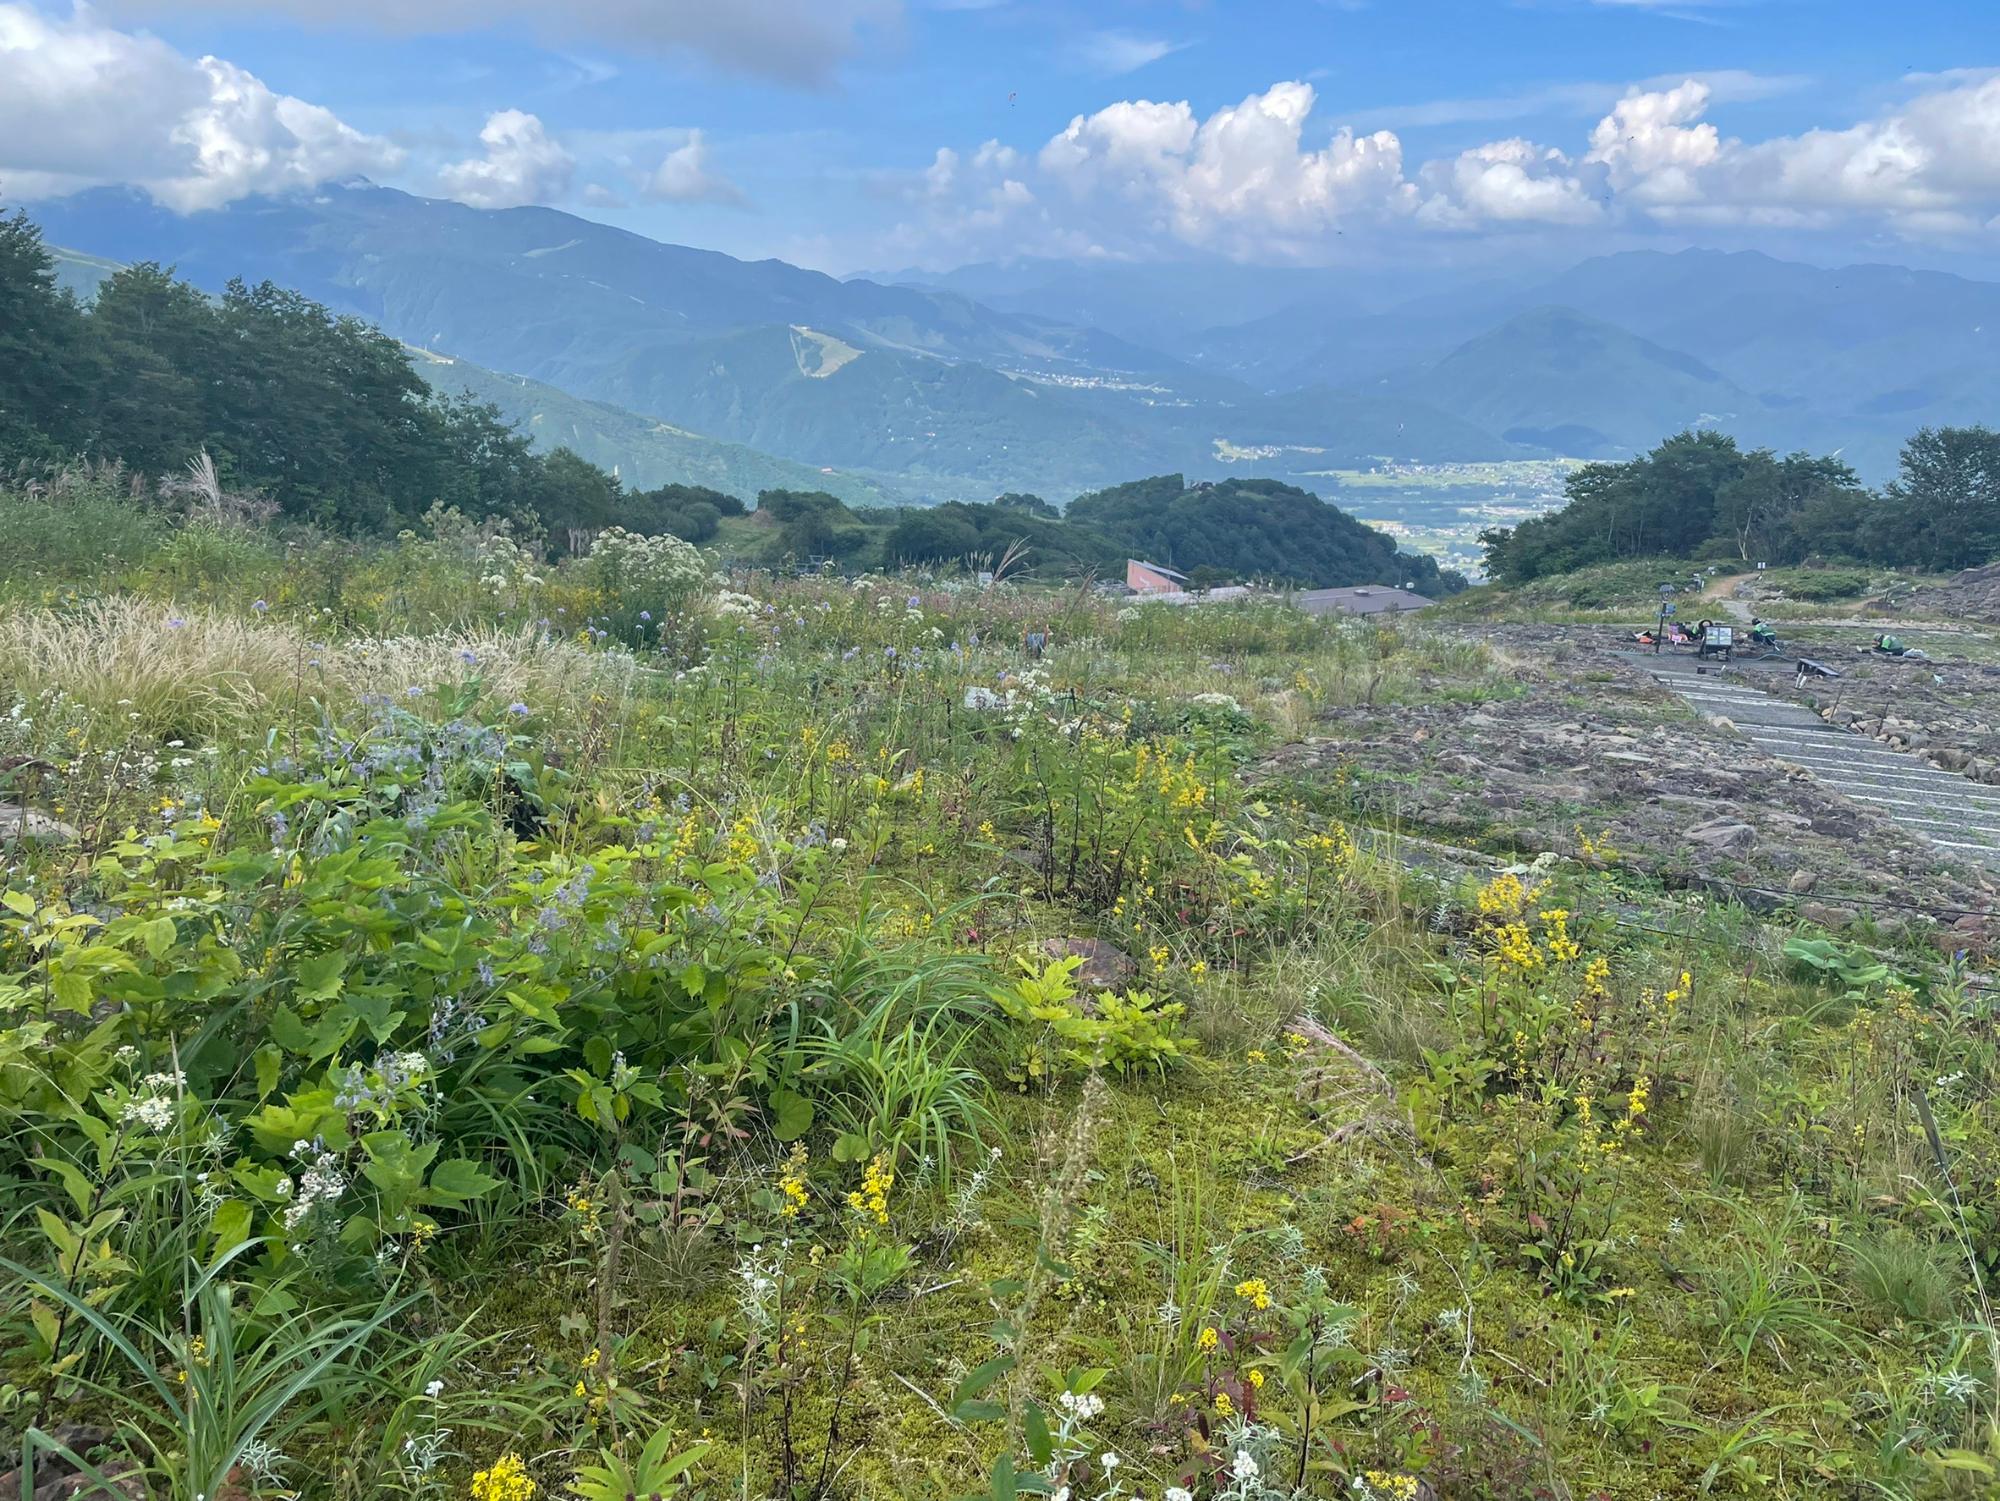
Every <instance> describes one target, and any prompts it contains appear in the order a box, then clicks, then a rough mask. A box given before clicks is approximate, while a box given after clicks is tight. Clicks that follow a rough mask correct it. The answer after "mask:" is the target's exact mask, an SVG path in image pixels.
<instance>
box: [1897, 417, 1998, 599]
mask: <svg viewBox="0 0 2000 1501" xmlns="http://www.w3.org/2000/svg"><path fill="white" fill-rule="evenodd" d="M1889 501H1890V504H1891V505H1892V506H1893V507H1894V508H1895V509H1896V510H1897V511H1898V512H1899V513H1900V520H1901V523H1902V527H1903V535H1904V537H1905V538H1906V542H1907V548H1908V551H1907V553H1906V556H1905V559H1904V560H1906V561H1910V562H1915V563H1919V564H1921V565H1923V566H1924V567H1927V568H1932V569H1949V568H1971V567H1974V566H1975V565H1977V564H1980V563H1985V562H1988V561H1990V560H1991V559H1992V558H1993V557H1994V556H1995V555H1996V554H2000V432H1995V431H1993V430H1992V429H1991V428H1986V427H1927V428H1924V429H1923V430H1922V431H1921V432H1919V433H1918V434H1917V435H1916V436H1915V437H1913V438H1911V439H1910V441H1909V442H1908V443H1906V444H1904V445H1903V457H1902V472H1901V475H1900V476H1899V477H1898V479H1897V480H1896V481H1895V483H1893V484H1891V485H1890V486H1889Z"/></svg>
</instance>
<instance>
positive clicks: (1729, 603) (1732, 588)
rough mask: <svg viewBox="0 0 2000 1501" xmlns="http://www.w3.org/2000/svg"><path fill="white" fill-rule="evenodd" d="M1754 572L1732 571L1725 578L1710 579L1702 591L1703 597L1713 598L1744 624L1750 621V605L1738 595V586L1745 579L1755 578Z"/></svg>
mask: <svg viewBox="0 0 2000 1501" xmlns="http://www.w3.org/2000/svg"><path fill="white" fill-rule="evenodd" d="M1756 576H1757V575H1756V574H1754V573H1732V574H1728V575H1726V576H1725V577H1723V578H1719V579H1710V580H1709V581H1708V583H1707V585H1706V586H1705V587H1704V588H1703V589H1702V591H1701V597H1702V598H1703V599H1712V600H1714V601H1715V602H1716V603H1717V604H1719V605H1721V606H1722V608H1723V609H1725V610H1727V611H1728V612H1729V614H1730V615H1731V616H1732V617H1734V618H1735V619H1737V620H1739V621H1741V622H1742V623H1743V624H1745V625H1748V624H1749V623H1750V606H1748V605H1747V604H1745V603H1744V602H1743V601H1742V600H1740V599H1738V598H1737V597H1736V586H1737V585H1738V584H1740V583H1742V582H1743V581H1744V580H1745V579H1748V578H1755V577H1756Z"/></svg>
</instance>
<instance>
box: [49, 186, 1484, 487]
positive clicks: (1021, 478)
mask: <svg viewBox="0 0 2000 1501" xmlns="http://www.w3.org/2000/svg"><path fill="white" fill-rule="evenodd" d="M41 213H42V215H43V222H44V225H45V228H46V229H47V231H48V234H49V238H50V239H51V240H52V241H55V242H57V243H62V244H67V245H71V246H76V247H78V248H80V249H81V250H83V251H86V252H88V253H89V254H91V255H94V256H104V257H110V258H113V259H118V260H125V261H131V260H139V259H152V260H158V261H162V262H165V263H170V264H173V265H175V266H176V267H177V268H178V269H179V271H180V273H181V274H182V275H184V276H186V277H188V278H189V279H191V280H192V281H193V282H194V283H195V284H196V285H199V286H202V287H205V288H208V289H210V290H215V289H218V288H220V286H221V285H222V284H223V283H224V282H225V281H227V280H228V279H229V278H230V277H232V276H242V277H245V278H247V279H250V280H252V281H255V280H259V279H262V278H269V279H271V280H274V281H276V282H278V283H280V284H281V285H285V286H291V287H296V288H298V289H299V290H301V291H302V292H304V293H305V294H306V295H308V296H310V297H313V298H315V299H317V300H319V301H322V302H324V303H326V304H327V305H328V306H331V307H333V308H335V309H337V310H341V311H345V312H351V313H354V314H356V315H358V316H361V317H364V318H367V319H369V320H371V321H373V322H375V323H377V324H379V325H380V326H381V327H382V328H383V329H384V330H385V331H387V332H388V333H390V334H391V335H393V336H394V337H396V338H398V339H401V340H403V341H404V342H405V343H408V344H411V345H418V346H422V347H424V348H429V349H440V350H448V351H450V352H451V353H452V354H454V355H456V356H459V357H462V358H465V359H469V360H472V361H474V362H476V363H477V364H479V365H481V366H484V367H485V368H487V369H489V370H507V371H514V372H518V373H519V374H521V375H523V376H525V377H527V378H529V379H531V380H534V381H540V382H542V383H544V384H545V385H548V386H552V387H555V388H557V389H559V390H561V391H566V392H569V393H571V394H573V395H575V396H579V397H583V398H587V399H588V400H591V401H599V402H610V403H612V404H613V405H616V406H619V407H623V408H625V409H627V410H628V411H632V412H636V413H640V414H643V415H645V416H647V417H651V418H654V419H657V420H659V421H661V422H664V423H667V424H669V425H670V426H672V427H676V428H682V429H687V430H690V431H694V432H700V433H706V434H709V435H710V436H712V437H714V438H717V439H720V440H724V441H727V442H731V443H739V444H745V445H748V446H750V447H753V448H756V449H760V450H762V451H764V452H766V453H771V454H775V455H778V456H780V457H782V458H785V459H790V460H793V461H795V462H798V463H801V464H806V465H809V466H811V467H812V468H814V469H818V468H820V467H821V466H827V465H831V466H834V467H836V468H842V469H848V470H854V471H861V472H864V473H865V475H866V476H867V477H868V478H870V479H871V480H874V481H876V482H878V483H880V484H882V485H883V486H884V488H887V489H893V490H898V491H900V492H902V493H904V494H911V495H914V496H916V497H918V498H924V499H934V500H942V499H952V498H980V499H983V498H985V497H988V496H991V495H992V494H994V493H995V492H996V491H999V490H1003V489H1022V490H1033V491H1036V492H1039V493H1046V494H1055V495H1062V494H1069V493H1074V492H1075V491H1077V490H1081V489H1087V488H1090V487H1092V486H1095V485H1102V484H1106V483H1110V482H1113V481H1116V480H1118V479H1121V478H1123V477H1124V476H1126V475H1129V474H1131V473H1132V472H1133V471H1134V470H1151V471H1161V470H1167V469H1176V470H1182V471H1186V472H1190V473H1197V474H1199V473H1204V472H1206V473H1209V474H1218V473H1242V472H1245V470H1246V469H1247V470H1249V471H1251V472H1269V470H1270V468H1271V467H1279V466H1273V465H1271V464H1269V463H1267V462H1266V461H1264V460H1258V459H1248V460H1246V459H1243V458H1241V457H1225V456H1224V455H1223V454H1222V452H1221V450H1220V449H1219V448H1218V440H1221V441H1225V442H1228V443H1232V444H1235V445H1237V446H1238V447H1242V446H1245V445H1249V446H1271V447H1283V446H1286V445H1310V446H1313V447H1315V448H1321V449H1323V448H1325V447H1327V446H1328V445H1329V444H1330V443H1333V444H1338V445H1339V446H1340V447H1341V449H1342V450H1343V451H1344V452H1345V453H1348V454H1355V455H1361V454H1368V455H1376V454H1379V455H1388V456H1393V457H1398V458H1406V459H1413V460H1460V459H1481V458H1493V457H1500V456H1505V451H1506V448H1507V445H1505V444H1503V443H1501V442H1500V441H1499V440H1498V439H1496V438H1493V437H1492V436H1491V435H1489V434H1486V433H1484V432H1480V431H1478V430H1477V429H1476V428H1475V427H1474V426H1472V425H1470V424H1464V423H1457V424H1449V423H1444V422H1443V419H1442V414H1430V416H1429V417H1427V418H1426V420H1425V421H1422V422H1417V423H1412V422H1410V421H1409V416H1410V414H1409V413H1408V412H1407V411H1405V412H1401V413H1395V412H1389V411H1386V410H1381V409H1377V408H1370V407H1367V406H1365V405H1364V406H1359V407H1350V408H1348V409H1346V410H1344V411H1341V412H1338V413H1334V412H1332V411H1331V405H1332V404H1331V403H1329V402H1327V401H1324V400H1322V401H1317V402H1308V403H1304V404H1303V405H1302V404H1301V403H1299V402H1296V401H1290V400H1285V401H1279V402H1277V403H1275V404H1273V403H1271V402H1270V400H1269V398H1267V397H1265V396H1263V395H1261V394H1259V393H1258V392H1256V391H1255V390H1253V389H1251V388H1249V387H1246V386H1244V385H1242V384H1240V383H1239V382H1237V381H1235V380H1233V379H1231V378H1229V377H1228V376H1225V375H1219V374H1215V373H1211V372H1207V371H1203V370H1200V369H1197V368H1194V367H1192V366H1190V365H1187V364H1185V363H1182V362H1179V361H1177V360H1175V359H1172V358H1170V357H1169V356H1167V355H1163V354H1159V353H1157V352H1155V351H1152V350H1148V349H1144V348H1141V347H1139V346H1136V345H1133V344H1130V343H1127V342H1125V341H1122V340H1120V339H1118V338H1116V337H1114V336H1113V335H1110V334H1107V333H1103V332H1101V331H1098V330H1094V329H1088V328H1076V327H1072V326H1068V325H1064V324H1061V323H1058V322H1056V321H1054V320H1052V319H1048V318H1044V317H1040V316H1038V315H1034V314H1014V313H1001V312H996V311H994V310H993V309H991V308H987V307H984V306H982V305H981V304H979V303H976V302H974V301H972V300H971V299H969V298H966V297H964V296H961V295H959V294H958V293H955V292H951V291H945V290H937V289H929V288H915V287H906V286H882V285H879V284H876V283H873V282H868V281H849V282H841V281H835V280H834V279H832V278H830V277H826V276H821V275H819V274H818V273H815V272H809V271H804V270H801V269H800V268H798V267H795V266H788V265H786V264H784V263H783V262H779V261H759V262H745V261H738V260H734V259H732V258H731V257H729V256H725V255H718V254H716V253H714V252H711V251H703V250H694V249H689V248H687V247H684V246H674V245H662V244H659V243H656V242H654V241H651V240H647V239H644V238H643V237H640V236H637V235H632V234H628V233H626V232H625V231H622V230H616V229H612V228H610V227H608V226H605V225H601V224H594V223H591V222H589V221H587V220H583V219H578V218H575V217H574V216H572V215H568V214H562V213H558V212H556V211H554V210H549V209H512V210H504V211H482V210H476V209H471V208H467V207H465V206H464V205H462V204H456V203H447V202H439V201H434V200H429V199H422V198H416V197H412V196H411V195H409V194H405V193H398V192H394V191H391V190H388V189H382V188H376V187H373V186H370V185H367V184H357V185H348V186H335V187H328V188H324V189H321V190H319V191H316V192H314V193H311V194H293V195H281V196H275V197H263V198H251V199H246V200H243V201H242V202H239V203H236V204H232V205H230V206H229V207H228V208H226V209H221V210H217V211H214V212H209V213H198V214H190V215H185V216H182V215H175V214H172V213H170V212H168V211H166V210H164V209H162V208H160V207H159V206H158V205H156V204H154V203H152V202H151V201H150V200H148V199H146V198H145V197H144V196H143V195H140V194H134V193H131V192H125V191H120V190H109V189H106V190H100V191H95V192H88V193H80V194H77V195H75V196H74V197H72V198H68V199H63V200H59V201H56V202H52V203H50V204H47V205H45V206H44V207H43V208H42V210H41ZM1406 401H1407V398H1406ZM1431 417H1435V418H1437V419H1438V421H1432V420H1430V418H1431ZM1427 434H1428V435H1432V436H1430V437H1429V438H1426V436H1424V435H1427ZM1427 444H1428V446H1427Z"/></svg>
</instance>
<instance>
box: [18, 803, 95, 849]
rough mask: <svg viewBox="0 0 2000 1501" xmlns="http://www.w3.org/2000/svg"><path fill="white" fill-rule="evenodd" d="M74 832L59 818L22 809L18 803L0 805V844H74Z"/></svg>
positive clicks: (75, 839)
mask: <svg viewBox="0 0 2000 1501" xmlns="http://www.w3.org/2000/svg"><path fill="white" fill-rule="evenodd" d="M77 838H78V835H77V832H76V830H75V829H74V828H73V827H71V826H70V825H69V824H66V823H64V822H63V821H62V820H61V819H59V818H51V817H49V816H48V814H46V813H37V812H36V811H35V810H34V809H33V808H23V807H22V806H21V805H20V804H19V803H0V844H13V843H15V842H16V841H18V840H27V841H28V842H30V843H33V844H75V843H76V841H77Z"/></svg>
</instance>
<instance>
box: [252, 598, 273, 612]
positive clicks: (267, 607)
mask: <svg viewBox="0 0 2000 1501" xmlns="http://www.w3.org/2000/svg"><path fill="white" fill-rule="evenodd" d="M250 608H251V609H253V610H255V611H256V612H257V613H258V614H259V615H268V614H269V613H270V611H271V602H270V601H269V600H267V599H260V600H258V601H257V602H256V603H255V604H253V605H252V606H250Z"/></svg>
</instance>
